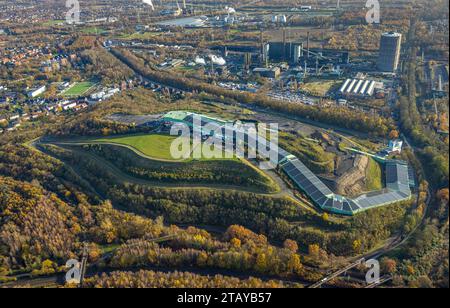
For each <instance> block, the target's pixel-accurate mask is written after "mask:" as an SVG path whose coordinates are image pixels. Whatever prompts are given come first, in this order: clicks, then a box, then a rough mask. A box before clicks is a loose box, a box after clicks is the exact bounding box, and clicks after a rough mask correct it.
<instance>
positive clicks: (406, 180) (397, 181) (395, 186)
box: [158, 111, 415, 216]
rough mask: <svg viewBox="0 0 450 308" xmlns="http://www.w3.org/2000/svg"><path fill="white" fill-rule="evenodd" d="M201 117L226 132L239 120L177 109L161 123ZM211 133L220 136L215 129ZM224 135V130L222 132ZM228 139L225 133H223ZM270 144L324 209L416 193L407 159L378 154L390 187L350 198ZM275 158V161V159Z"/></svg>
mask: <svg viewBox="0 0 450 308" xmlns="http://www.w3.org/2000/svg"><path fill="white" fill-rule="evenodd" d="M194 117H198V118H199V119H201V121H200V122H201V125H202V127H204V126H206V125H211V126H213V127H216V128H217V129H216V131H217V132H222V131H223V130H224V128H225V125H226V124H227V123H228V124H235V123H236V122H227V121H222V120H219V119H215V118H211V117H208V116H205V115H199V114H195V113H191V112H184V111H177V112H170V113H168V114H166V115H164V116H162V117H161V119H159V120H158V123H164V125H165V126H166V127H170V126H171V125H173V124H176V123H183V124H186V125H187V126H189V127H191V128H192V127H193V119H194ZM207 135H209V136H214V137H216V138H217V137H218V135H219V134H217V135H215V134H214V133H212V132H208V133H207ZM220 135H222V136H224V135H223V134H220ZM219 138H222V139H223V141H225V137H219ZM245 139H246V145H247V147H248V148H249V149H252V150H254V151H258V148H259V147H260V145H259V144H258V142H259V139H258V140H253V139H252V137H250V136H249V135H246V138H245ZM268 144H269V145H270V148H271V149H278V158H277V159H276V160H273V159H272V158H271V163H272V164H273V165H276V166H277V168H278V169H279V170H280V171H282V172H284V173H285V174H286V175H287V176H288V177H289V179H290V180H291V181H293V182H294V183H295V185H296V186H297V187H298V188H299V189H300V190H301V191H302V192H303V193H305V194H306V196H307V197H308V198H309V199H310V200H312V201H313V203H314V204H315V205H316V206H318V207H320V208H321V209H322V210H325V211H329V212H332V213H335V214H340V215H347V216H352V215H355V214H358V213H360V212H363V211H366V210H369V209H373V208H377V207H381V206H387V205H390V204H394V203H398V202H403V201H408V200H410V199H411V197H412V190H411V189H412V188H413V187H414V186H415V181H414V176H413V173H412V172H411V169H410V168H409V167H408V165H407V164H406V163H405V162H403V161H398V160H388V159H384V158H381V157H376V159H377V161H378V162H379V163H381V164H382V165H384V170H385V172H384V173H385V182H386V187H385V188H383V189H381V190H379V191H372V192H369V193H365V194H362V195H360V196H358V197H356V198H347V197H344V196H341V195H338V194H335V193H334V192H333V191H331V189H330V188H328V187H327V186H326V185H325V183H324V182H323V181H322V180H320V179H319V177H318V176H317V175H316V174H314V173H313V172H312V171H310V170H309V169H308V168H307V167H306V166H305V165H304V163H303V162H301V161H300V160H299V159H298V158H297V157H296V156H295V155H293V154H291V153H289V152H287V151H285V150H283V149H281V148H278V145H275V144H273V143H272V142H269V141H267V140H265V144H264V146H267V145H268ZM272 160H273V161H272Z"/></svg>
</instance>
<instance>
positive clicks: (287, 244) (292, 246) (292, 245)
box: [283, 239, 298, 252]
mask: <svg viewBox="0 0 450 308" xmlns="http://www.w3.org/2000/svg"><path fill="white" fill-rule="evenodd" d="M283 247H284V248H286V249H289V250H290V251H292V252H297V251H298V244H297V242H296V241H293V240H290V239H287V240H285V241H284V244H283Z"/></svg>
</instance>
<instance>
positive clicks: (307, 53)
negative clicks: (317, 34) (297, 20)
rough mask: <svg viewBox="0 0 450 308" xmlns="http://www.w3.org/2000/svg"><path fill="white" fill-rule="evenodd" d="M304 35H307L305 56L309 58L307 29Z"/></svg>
mask: <svg viewBox="0 0 450 308" xmlns="http://www.w3.org/2000/svg"><path fill="white" fill-rule="evenodd" d="M306 35H307V37H306V58H308V59H309V31H308V33H307V34H306Z"/></svg>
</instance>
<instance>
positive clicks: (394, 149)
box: [387, 139, 403, 153]
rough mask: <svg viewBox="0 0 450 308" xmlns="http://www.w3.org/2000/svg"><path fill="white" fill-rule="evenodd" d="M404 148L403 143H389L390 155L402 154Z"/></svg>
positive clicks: (399, 141)
mask: <svg viewBox="0 0 450 308" xmlns="http://www.w3.org/2000/svg"><path fill="white" fill-rule="evenodd" d="M402 148H403V141H401V140H398V139H397V140H391V141H389V146H388V149H387V150H388V152H389V153H401V152H402Z"/></svg>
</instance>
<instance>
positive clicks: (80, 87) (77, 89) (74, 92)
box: [62, 81, 95, 96]
mask: <svg viewBox="0 0 450 308" xmlns="http://www.w3.org/2000/svg"><path fill="white" fill-rule="evenodd" d="M94 85H95V83H93V82H90V81H83V82H77V83H76V84H75V85H74V86H72V87H71V88H69V89H67V90H66V91H64V92H63V93H62V95H63V96H80V95H83V94H85V93H87V92H88V91H89V90H90V89H91V88H92V87H93V86H94Z"/></svg>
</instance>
